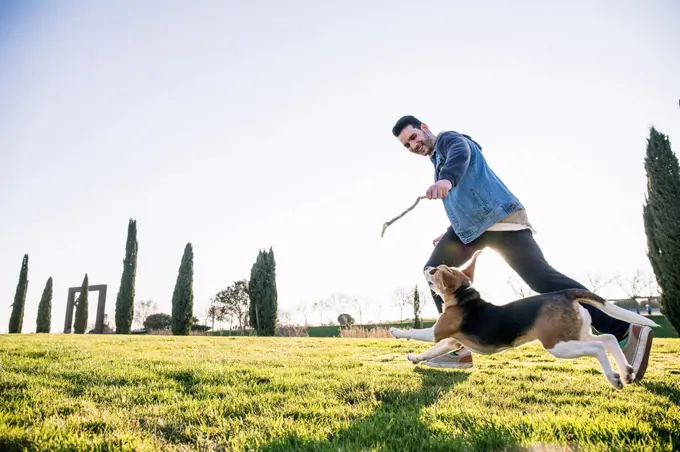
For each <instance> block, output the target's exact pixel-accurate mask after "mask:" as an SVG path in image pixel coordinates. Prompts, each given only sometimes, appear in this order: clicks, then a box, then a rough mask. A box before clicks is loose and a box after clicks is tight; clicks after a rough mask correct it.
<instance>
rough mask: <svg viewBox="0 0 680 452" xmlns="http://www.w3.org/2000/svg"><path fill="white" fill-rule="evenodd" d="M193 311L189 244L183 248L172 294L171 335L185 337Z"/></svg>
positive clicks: (192, 257)
mask: <svg viewBox="0 0 680 452" xmlns="http://www.w3.org/2000/svg"><path fill="white" fill-rule="evenodd" d="M193 311H194V250H193V247H192V245H191V243H187V244H186V246H185V247H184V254H183V255H182V262H181V263H180V265H179V271H178V272H177V281H176V282H175V290H174V291H173V293H172V334H174V335H183V336H186V335H187V334H189V331H191V324H192V319H193Z"/></svg>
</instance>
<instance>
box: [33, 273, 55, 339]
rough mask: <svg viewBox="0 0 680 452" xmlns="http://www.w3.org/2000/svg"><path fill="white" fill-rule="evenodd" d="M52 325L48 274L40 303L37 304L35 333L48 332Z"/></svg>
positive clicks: (50, 289)
mask: <svg viewBox="0 0 680 452" xmlns="http://www.w3.org/2000/svg"><path fill="white" fill-rule="evenodd" d="M51 327H52V277H51V276H50V277H49V279H48V280H47V283H46V284H45V288H44V289H43V293H42V297H41V298H40V304H39V305H38V319H37V320H36V326H35V332H36V333H49V332H50V329H51Z"/></svg>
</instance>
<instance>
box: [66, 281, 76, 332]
mask: <svg viewBox="0 0 680 452" xmlns="http://www.w3.org/2000/svg"><path fill="white" fill-rule="evenodd" d="M74 289H75V288H74V287H71V288H70V289H69V290H68V298H67V299H66V319H64V333H65V334H71V328H72V327H73V305H74V304H75V301H76V291H75V290H74Z"/></svg>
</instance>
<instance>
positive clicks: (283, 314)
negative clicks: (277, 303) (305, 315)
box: [276, 309, 293, 326]
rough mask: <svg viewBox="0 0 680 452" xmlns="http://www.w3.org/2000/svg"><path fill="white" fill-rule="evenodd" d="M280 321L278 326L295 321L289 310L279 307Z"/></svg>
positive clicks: (278, 317)
mask: <svg viewBox="0 0 680 452" xmlns="http://www.w3.org/2000/svg"><path fill="white" fill-rule="evenodd" d="M276 317H277V319H278V321H277V325H278V326H287V325H290V324H291V323H293V316H292V314H291V313H290V312H289V311H284V310H281V309H279V312H278V313H277V315H276Z"/></svg>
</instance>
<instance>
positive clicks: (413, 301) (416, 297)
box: [411, 284, 423, 329]
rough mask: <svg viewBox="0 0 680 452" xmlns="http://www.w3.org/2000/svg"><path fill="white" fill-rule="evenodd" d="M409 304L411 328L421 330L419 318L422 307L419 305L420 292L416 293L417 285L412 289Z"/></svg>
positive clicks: (421, 323)
mask: <svg viewBox="0 0 680 452" xmlns="http://www.w3.org/2000/svg"><path fill="white" fill-rule="evenodd" d="M411 304H412V305H413V328H416V329H418V328H422V325H423V322H422V319H421V318H420V313H421V311H422V309H423V308H422V306H421V303H420V292H418V285H417V284H416V286H415V287H414V289H413V297H411Z"/></svg>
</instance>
